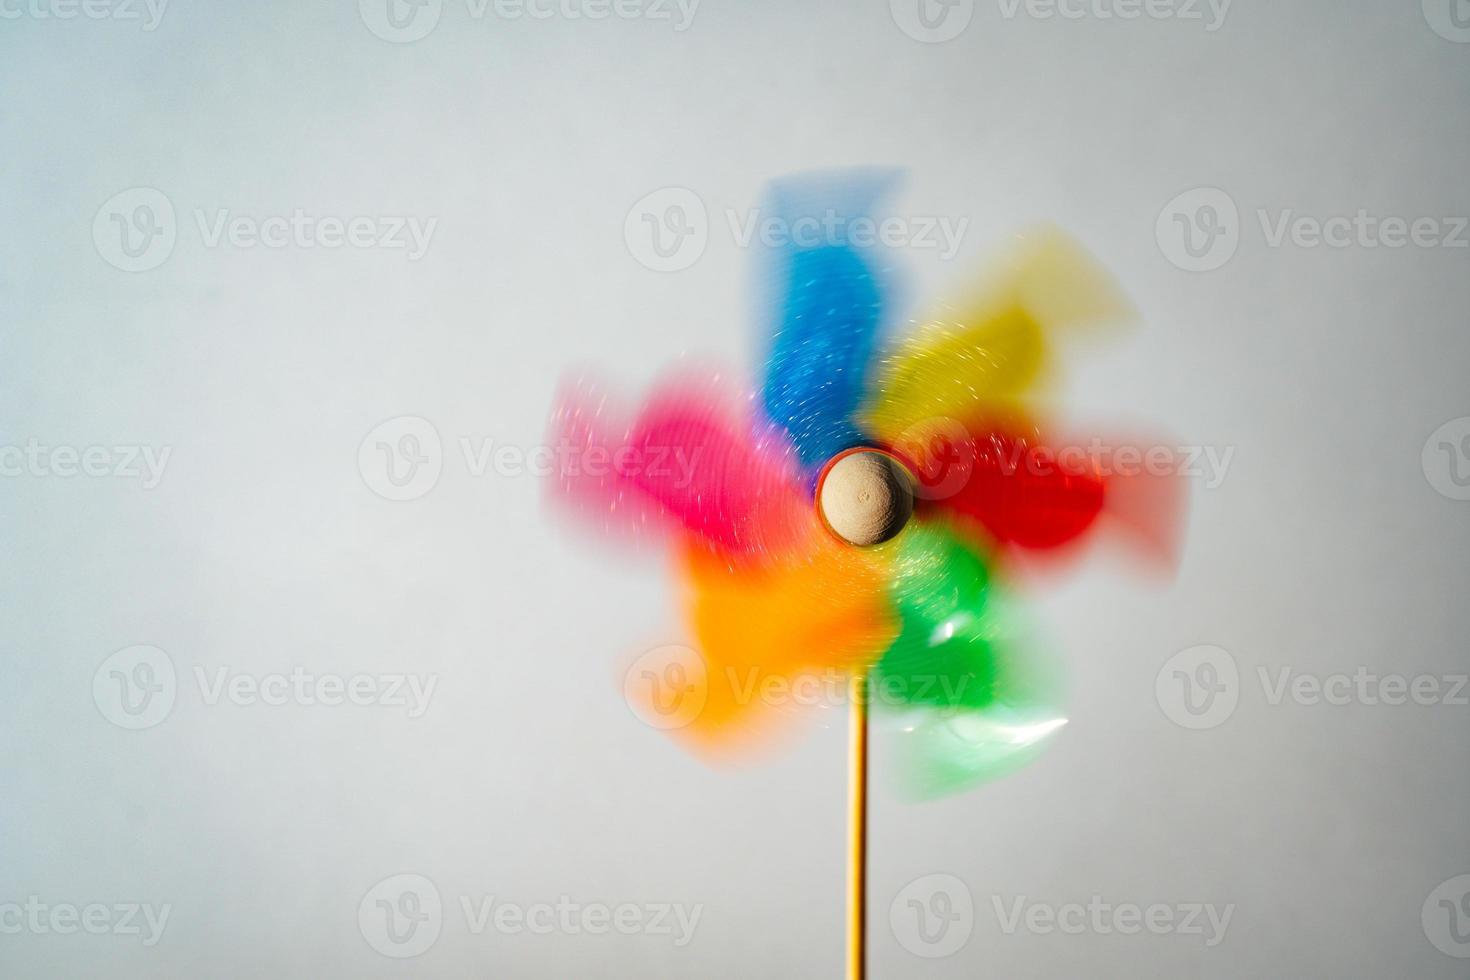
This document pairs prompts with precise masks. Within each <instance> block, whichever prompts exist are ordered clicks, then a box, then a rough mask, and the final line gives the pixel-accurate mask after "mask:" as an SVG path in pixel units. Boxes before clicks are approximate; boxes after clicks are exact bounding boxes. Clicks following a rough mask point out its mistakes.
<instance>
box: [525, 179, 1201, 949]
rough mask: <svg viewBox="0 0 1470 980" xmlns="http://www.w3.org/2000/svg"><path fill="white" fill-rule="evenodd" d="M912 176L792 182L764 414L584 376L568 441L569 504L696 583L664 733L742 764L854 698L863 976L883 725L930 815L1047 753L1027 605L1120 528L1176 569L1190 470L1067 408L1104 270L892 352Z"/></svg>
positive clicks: (714, 380) (1115, 302) (572, 396)
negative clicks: (873, 744) (941, 799)
mask: <svg viewBox="0 0 1470 980" xmlns="http://www.w3.org/2000/svg"><path fill="white" fill-rule="evenodd" d="M891 179H892V178H891V175H888V174H860V175H856V176H853V175H839V176H832V175H818V176H814V177H808V178H801V179H795V180H787V181H783V182H778V183H777V184H775V185H774V186H773V188H772V192H771V196H770V200H769V205H768V208H767V212H766V214H765V215H764V217H766V218H768V219H773V220H774V221H775V222H776V224H775V225H774V226H773V227H780V228H783V229H785V230H786V231H788V232H789V234H788V235H787V236H786V239H785V241H784V242H782V243H780V244H777V245H773V246H771V247H770V248H769V249H768V250H766V251H765V252H764V253H763V255H762V259H763V262H762V268H761V271H762V274H763V275H762V283H763V285H764V286H765V287H766V288H767V289H768V290H769V291H771V293H772V296H771V298H770V301H769V302H768V303H767V304H766V305H765V306H764V307H763V309H764V310H765V311H766V316H767V319H768V322H766V323H764V324H762V334H763V342H762V348H763V349H762V350H761V352H760V353H761V359H762V361H763V364H764V383H763V385H762V386H761V387H760V389H759V391H758V392H751V391H747V390H744V389H743V388H742V386H741V384H740V383H739V382H738V381H737V380H735V379H733V378H731V377H729V376H725V375H721V374H720V373H717V372H714V371H708V370H706V371H700V370H696V369H694V368H688V367H686V368H684V369H682V370H680V371H678V372H676V373H674V374H673V375H672V376H670V377H668V378H666V379H665V380H663V381H661V382H659V383H658V384H657V385H656V386H655V389H654V391H653V392H652V394H651V395H650V396H649V397H648V398H647V399H646V400H645V401H644V402H643V403H642V405H641V406H639V407H637V408H636V409H631V410H630V409H626V408H620V407H619V406H618V405H617V404H616V403H615V402H614V401H613V400H612V396H611V395H610V394H609V393H607V392H606V391H605V390H604V389H603V388H602V387H601V386H600V385H599V384H598V383H596V382H594V381H592V380H590V379H588V378H586V377H579V378H576V379H573V380H570V381H568V382H567V383H566V384H565V385H564V387H563V389H562V391H561V393H560V395H559V396H558V402H557V405H556V406H555V409H554V412H553V422H552V438H553V439H554V441H555V442H556V444H557V446H558V456H559V459H560V460H561V463H560V466H559V468H558V472H557V473H556V474H555V476H554V479H553V484H554V485H553V487H552V491H553V494H552V495H553V498H554V499H555V501H556V503H557V504H558V505H559V506H561V507H562V508H564V509H566V510H567V511H569V512H570V513H572V514H574V515H576V516H577V517H578V518H580V519H581V520H583V521H589V522H591V523H592V524H594V525H595V526H596V527H597V528H599V529H600V530H602V531H603V532H605V533H608V534H612V535H615V536H618V537H620V538H622V539H623V540H626V541H640V542H649V541H652V542H657V543H658V545H659V546H660V547H667V548H668V549H669V550H670V552H671V553H672V554H673V555H674V556H675V561H676V562H677V567H678V568H679V570H680V578H681V581H682V582H683V583H684V591H685V596H684V610H685V613H686V619H687V622H688V626H689V632H690V639H691V640H692V642H691V643H690V644H689V645H688V646H687V647H676V648H673V649H675V650H678V651H682V653H678V654H674V655H669V654H663V656H664V658H665V659H664V660H663V661H662V662H661V665H660V666H661V668H662V669H663V670H664V672H665V675H658V674H655V675H654V680H655V681H657V680H659V679H660V676H664V679H666V680H668V681H669V682H670V683H669V684H660V683H653V684H650V685H648V686H647V688H646V689H644V688H641V687H639V686H637V685H634V686H632V687H631V688H630V689H629V691H630V695H631V696H632V697H634V698H635V699H638V700H640V701H641V702H642V704H641V705H640V707H641V708H642V709H643V711H644V713H645V715H646V716H652V717H656V718H662V719H664V722H663V723H662V724H660V726H659V727H663V728H667V729H669V730H670V731H671V732H672V733H674V734H675V735H676V736H677V737H679V738H681V739H683V740H684V741H685V742H686V743H687V744H689V745H690V746H691V747H692V748H694V749H695V750H696V751H698V752H700V753H702V754H705V755H709V756H713V757H726V756H729V755H731V754H735V753H747V752H749V751H751V750H752V749H754V748H756V747H760V746H769V745H771V744H773V743H774V742H776V741H778V737H779V736H780V735H782V734H784V733H785V732H786V730H787V729H789V728H790V726H791V723H793V722H795V721H797V720H799V719H800V718H801V717H802V716H804V715H807V714H811V713H813V712H820V711H822V710H823V709H830V707H831V706H832V702H833V701H834V700H839V701H841V700H845V701H846V707H847V710H848V711H849V712H850V719H851V721H850V723H851V742H850V760H849V765H850V771H849V779H850V787H851V801H850V802H851V807H850V815H849V834H850V844H851V848H852V852H851V860H850V863H849V875H850V878H849V932H850V946H851V949H850V953H851V955H850V961H849V962H850V974H851V975H855V976H856V975H861V971H862V963H863V955H862V950H863V905H864V902H863V875H864V863H865V853H866V828H865V819H866V817H865V814H866V794H867V768H868V767H867V758H868V752H867V739H868V729H869V707H870V705H871V706H872V708H873V710H874V712H875V717H876V716H877V715H881V717H882V719H883V720H884V721H886V722H889V723H888V724H885V725H883V726H882V727H883V729H884V730H885V731H888V732H891V733H892V736H893V738H894V739H896V749H897V753H898V756H899V759H898V764H897V765H896V766H895V771H896V772H897V773H898V774H899V775H900V777H901V781H902V783H903V784H904V785H905V786H906V787H907V788H908V789H910V790H911V791H914V792H916V793H917V794H919V795H934V794H938V793H944V792H949V791H953V790H955V789H959V788H963V787H967V786H970V785H972V784H974V783H976V782H979V781H982V780H984V779H988V778H993V777H995V776H998V775H1001V774H1003V773H1006V772H1009V771H1011V770H1013V769H1014V768H1016V767H1017V766H1019V765H1021V764H1024V763H1025V762H1027V761H1029V760H1030V759H1032V758H1034V757H1035V756H1036V755H1037V754H1038V753H1039V752H1040V751H1041V749H1042V748H1043V747H1044V746H1045V745H1046V744H1047V742H1048V741H1049V739H1050V737H1051V736H1052V735H1053V734H1054V733H1055V732H1056V731H1057V730H1058V729H1059V728H1061V727H1062V725H1064V724H1065V721H1066V719H1065V716H1064V714H1063V713H1062V711H1061V708H1060V706H1059V705H1060V698H1059V684H1058V678H1057V671H1056V669H1055V665H1054V660H1053V659H1052V658H1050V657H1049V656H1046V655H1045V654H1044V650H1043V646H1042V645H1041V644H1039V642H1038V641H1037V640H1036V638H1035V630H1034V629H1033V628H1032V627H1031V626H1030V624H1029V623H1028V621H1027V618H1026V616H1025V615H1024V613H1023V610H1022V609H1021V608H1020V606H1019V604H1018V602H1017V601H1016V593H1017V592H1018V591H1019V590H1020V589H1021V588H1022V587H1024V586H1025V585H1026V584H1027V583H1029V582H1033V581H1036V580H1037V579H1036V575H1035V574H1034V573H1035V571H1036V569H1037V568H1038V566H1039V565H1040V564H1041V561H1040V560H1041V559H1053V560H1055V559H1060V558H1063V557H1071V556H1073V555H1075V554H1076V553H1077V552H1078V550H1079V549H1080V548H1081V547H1082V545H1083V544H1084V543H1085V541H1086V540H1088V539H1090V538H1092V537H1094V536H1096V535H1097V534H1101V533H1104V532H1105V531H1107V529H1108V528H1110V527H1111V528H1113V529H1115V530H1117V531H1118V532H1120V534H1119V538H1120V540H1129V541H1132V542H1134V543H1136V544H1138V545H1140V546H1141V548H1140V550H1139V553H1140V554H1145V555H1148V556H1151V557H1152V558H1154V559H1156V560H1158V561H1160V562H1164V563H1167V562H1168V561H1170V560H1171V558H1172V554H1173V548H1174V544H1175V538H1174V533H1173V531H1174V529H1175V528H1176V527H1177V523H1178V517H1179V514H1180V498H1179V495H1178V494H1177V493H1176V492H1175V491H1174V489H1173V482H1172V481H1171V480H1169V479H1168V473H1167V472H1166V471H1167V467H1160V466H1154V467H1152V468H1150V469H1148V470H1144V468H1142V467H1135V468H1134V469H1133V470H1130V471H1127V472H1124V471H1123V469H1124V468H1123V467H1120V466H1114V465H1113V453H1114V450H1115V449H1116V443H1109V442H1105V441H1103V440H1093V441H1092V442H1090V443H1088V444H1086V445H1085V446H1084V445H1083V444H1082V443H1080V442H1078V441H1075V440H1070V439H1068V438H1067V437H1066V436H1065V435H1064V434H1062V433H1061V432H1060V431H1059V430H1057V429H1056V427H1055V426H1054V424H1053V422H1052V413H1051V412H1050V411H1048V410H1047V409H1048V405H1049V404H1050V402H1049V399H1048V396H1049V393H1050V392H1052V391H1054V389H1055V381H1056V378H1057V375H1058V373H1059V371H1058V368H1059V366H1060V364H1061V362H1062V361H1063V357H1062V356H1061V353H1062V350H1063V349H1065V348H1066V347H1068V346H1069V345H1070V342H1071V340H1072V339H1073V338H1074V337H1076V336H1077V335H1079V334H1080V333H1081V332H1083V331H1084V330H1086V329H1088V328H1090V327H1091V328H1095V327H1100V326H1104V325H1106V324H1109V323H1119V322H1122V321H1126V320H1127V319H1128V318H1129V316H1130V309H1129V306H1128V304H1127V303H1126V302H1125V301H1124V299H1123V298H1122V296H1121V295H1120V294H1119V292H1118V291H1117V290H1116V289H1115V288H1114V286H1113V285H1112V284H1111V282H1110V281H1109V279H1108V277H1107V276H1106V275H1104V274H1103V273H1102V271H1101V270H1100V268H1099V267H1098V266H1097V265H1096V263H1094V262H1093V260H1092V259H1090V258H1089V257H1088V256H1087V255H1086V253H1084V252H1083V251H1082V250H1081V249H1080V248H1079V247H1078V246H1077V245H1075V244H1074V243H1072V242H1071V241H1070V240H1069V239H1067V238H1066V237H1064V236H1062V235H1061V234H1060V233H1058V232H1055V231H1051V230H1042V231H1039V232H1036V233H1033V234H1029V235H1025V236H1021V237H1020V238H1019V239H1018V241H1017V243H1016V244H1015V246H1014V247H1013V248H1012V250H1011V252H1010V254H1009V259H1008V260H1007V261H1006V262H1005V263H1004V265H1003V268H1002V269H1000V270H999V274H998V275H996V276H995V277H993V278H992V279H990V280H989V281H987V282H984V283H982V284H980V285H979V286H978V287H976V288H975V289H973V290H971V291H970V293H969V294H968V296H967V299H966V300H965V301H964V302H963V303H960V304H957V305H953V306H941V307H939V308H938V309H937V310H936V311H935V312H933V313H931V314H930V316H929V318H928V319H926V320H923V321H920V322H918V323H917V324H913V325H910V327H909V328H908V329H906V330H901V331H899V330H893V329H891V324H892V321H893V320H894V319H895V313H896V311H895V309H894V307H895V297H898V296H900V295H901V291H900V290H899V289H898V277H897V275H896V273H895V272H894V270H893V268H892V264H891V261H890V258H889V256H890V254H891V252H890V251H889V250H887V249H885V248H883V247H882V246H880V245H878V244H876V243H875V242H874V241H873V239H874V236H872V235H870V234H866V232H869V231H871V229H874V228H878V227H881V224H880V223H879V222H878V221H877V219H876V216H875V207H876V204H877V203H878V201H879V199H880V197H881V195H882V194H883V193H884V192H885V191H886V189H887V188H888V186H889V184H890V183H891ZM803 230H805V231H806V232H809V233H808V234H802V231H803ZM834 678H836V679H839V682H838V683H833V682H832V681H833V679H834ZM670 685H672V687H671V686H670ZM661 688H662V690H661ZM671 691H672V693H671ZM801 692H808V693H810V692H816V693H817V696H815V697H812V696H803V695H802V693H801ZM833 695H835V697H834V696H833Z"/></svg>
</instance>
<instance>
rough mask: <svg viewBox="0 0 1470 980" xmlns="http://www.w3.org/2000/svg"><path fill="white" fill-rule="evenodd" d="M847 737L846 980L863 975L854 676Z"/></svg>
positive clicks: (864, 813)
mask: <svg viewBox="0 0 1470 980" xmlns="http://www.w3.org/2000/svg"><path fill="white" fill-rule="evenodd" d="M851 700H852V704H851V705H850V706H849V711H848V729H849V730H848V735H847V980H863V978H864V976H866V974H867V905H868V901H867V898H868V896H867V890H868V880H867V879H868V676H867V674H865V673H864V674H854V675H853V678H852V698H851Z"/></svg>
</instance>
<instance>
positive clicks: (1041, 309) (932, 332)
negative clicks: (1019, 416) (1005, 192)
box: [864, 228, 1133, 445]
mask: <svg viewBox="0 0 1470 980" xmlns="http://www.w3.org/2000/svg"><path fill="white" fill-rule="evenodd" d="M1132 313H1133V311H1132V307H1131V306H1130V304H1129V303H1128V301H1127V299H1126V298H1125V297H1124V296H1123V294H1122V293H1121V292H1120V291H1119V290H1118V288H1117V287H1116V286H1115V285H1114V284H1113V281H1112V279H1111V278H1110V277H1109V276H1108V274H1107V273H1106V272H1105V271H1103V269H1102V267H1101V266H1099V265H1098V264H1097V262H1096V261H1095V260H1094V259H1093V258H1092V257H1091V256H1090V255H1089V254H1088V253H1087V252H1086V251H1084V250H1083V249H1082V247H1081V246H1080V245H1078V244H1077V243H1076V242H1074V241H1073V240H1072V239H1070V238H1068V237H1067V236H1065V235H1063V234H1062V233H1061V232H1059V231H1056V230H1055V229H1050V228H1046V229H1041V230H1038V231H1036V232H1033V233H1032V234H1029V235H1026V236H1022V238H1021V240H1020V244H1019V245H1018V246H1017V247H1016V248H1015V250H1014V252H1013V253H1012V255H1011V258H1010V260H1009V261H1008V262H1006V263H1005V264H1004V269H1003V270H1002V271H1001V273H1000V274H999V275H997V276H995V277H993V278H992V279H991V280H990V281H989V282H986V283H982V285H981V286H980V288H979V289H977V290H976V293H975V295H974V296H973V298H972V299H970V300H969V301H968V302H966V303H964V304H962V305H958V306H946V307H944V308H942V309H940V310H939V312H938V313H937V314H936V315H935V316H933V317H932V318H930V319H929V320H927V321H926V322H924V323H922V324H921V325H920V326H919V327H918V329H917V330H916V331H914V333H913V334H912V335H911V336H909V337H908V338H906V339H904V340H903V341H901V342H900V343H899V344H898V345H897V347H896V348H895V349H894V350H893V351H892V352H891V353H890V354H888V355H887V356H885V357H884V358H882V360H881V362H880V364H879V365H878V367H877V369H876V370H875V372H874V375H875V380H874V383H873V385H872V388H871V390H870V393H869V399H868V405H867V411H866V413H865V416H864V421H865V422H866V424H867V426H868V431H869V432H870V433H871V434H873V435H874V436H876V437H877V438H878V439H879V440H880V441H882V442H884V443H887V444H890V445H891V444H894V443H896V442H898V441H900V439H901V437H902V436H903V435H904V434H905V433H906V432H908V430H910V429H912V428H913V427H915V426H917V425H919V424H921V423H932V422H933V420H935V419H939V418H947V417H955V416H959V417H965V416H971V415H973V414H974V413H975V411H976V410H977V409H984V410H1005V409H1007V408H1009V407H1012V406H1014V405H1015V404H1016V402H1018V401H1020V400H1021V399H1023V398H1026V397H1028V396H1030V395H1032V394H1034V393H1036V392H1037V391H1038V390H1041V389H1042V388H1044V386H1045V384H1046V381H1047V379H1048V375H1049V373H1050V371H1051V368H1052V356H1051V346H1052V345H1051V338H1052V336H1053V335H1054V334H1056V333H1058V332H1059V331H1062V330H1071V329H1076V328H1082V327H1087V326H1093V325H1103V324H1107V323H1110V322H1119V321H1125V320H1127V319H1130V318H1131V316H1132Z"/></svg>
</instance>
